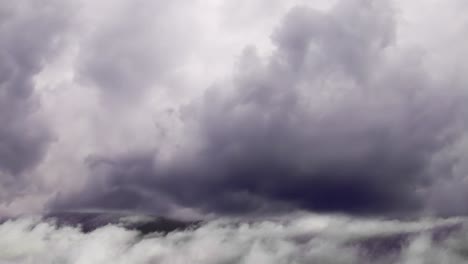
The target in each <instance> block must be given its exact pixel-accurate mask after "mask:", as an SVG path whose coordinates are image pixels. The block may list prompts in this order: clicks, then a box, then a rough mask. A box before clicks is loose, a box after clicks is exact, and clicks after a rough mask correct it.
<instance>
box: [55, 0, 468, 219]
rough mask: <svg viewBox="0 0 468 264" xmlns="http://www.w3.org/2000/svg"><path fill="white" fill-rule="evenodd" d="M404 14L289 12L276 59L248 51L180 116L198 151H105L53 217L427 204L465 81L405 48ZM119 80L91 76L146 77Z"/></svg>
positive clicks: (378, 9)
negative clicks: (400, 24)
mask: <svg viewBox="0 0 468 264" xmlns="http://www.w3.org/2000/svg"><path fill="white" fill-rule="evenodd" d="M396 19H397V18H396V14H395V10H394V8H393V7H392V6H391V5H389V4H388V2H387V1H380V2H376V1H364V0H353V1H340V2H339V3H338V4H337V5H336V6H334V7H333V8H332V9H331V10H329V11H318V10H314V9H312V8H309V7H305V6H298V7H295V8H293V9H292V10H290V11H289V12H288V13H287V14H286V16H285V17H284V18H283V19H282V20H281V22H280V23H279V26H278V27H277V28H276V30H274V32H273V34H272V37H271V41H272V43H273V45H274V51H273V52H272V54H271V55H269V56H268V57H267V58H263V57H261V56H260V55H258V54H257V51H256V49H255V48H254V47H249V48H246V49H245V51H244V52H243V54H242V55H241V56H240V58H239V61H238V65H237V66H236V67H235V69H234V72H233V74H232V78H230V79H229V80H225V81H219V82H216V84H214V85H213V87H211V88H209V89H207V90H206V92H205V93H204V95H203V97H202V98H200V99H196V100H193V101H192V102H191V103H189V104H187V105H184V106H182V107H181V108H180V109H179V110H178V114H180V116H182V117H181V120H182V122H185V125H184V129H185V130H184V131H183V132H184V133H186V134H190V135H191V136H192V137H193V140H194V141H195V144H192V145H190V146H181V147H180V149H179V150H178V151H177V152H176V153H175V154H174V155H172V156H171V159H170V160H169V161H167V160H165V159H163V158H161V155H162V154H161V153H160V151H159V150H158V149H150V150H148V149H144V150H141V151H129V152H127V153H125V154H121V153H98V154H96V155H95V156H93V157H92V158H90V159H89V160H88V162H87V164H88V168H89V173H90V178H89V181H88V183H87V184H86V185H85V187H84V188H83V189H82V190H80V191H79V192H78V193H76V194H71V195H67V194H63V193H62V194H60V195H59V196H58V197H57V198H56V199H55V200H54V201H53V203H52V208H54V209H57V208H59V209H64V208H70V207H73V208H75V207H85V208H86V207H93V208H96V207H97V208H113V209H137V210H145V211H156V212H160V213H168V212H169V211H170V210H172V209H173V207H178V206H179V207H183V208H195V209H197V210H200V211H202V212H205V213H218V214H225V213H228V214H244V213H265V212H275V211H277V212H280V211H283V210H289V209H298V208H299V209H305V210H312V211H327V212H330V211H332V212H344V213H352V214H383V215H388V214H413V213H417V212H420V211H422V210H425V209H427V208H431V205H430V204H428V202H427V201H428V194H427V193H428V190H429V189H431V188H433V186H434V183H435V182H437V181H436V179H437V180H438V179H440V178H441V177H451V174H452V171H451V169H450V168H453V166H455V161H453V162H452V161H450V160H449V161H447V162H445V163H444V167H443V168H445V170H441V167H438V164H437V163H436V162H434V160H435V159H436V158H437V157H439V154H440V153H442V152H443V151H444V150H446V149H447V148H451V147H452V146H453V144H455V142H457V140H458V139H459V138H460V137H462V136H463V135H464V133H466V120H465V119H464V116H465V115H464V114H466V106H465V103H464V102H466V99H467V94H466V90H464V89H465V87H464V85H463V83H461V84H460V82H459V81H457V80H454V79H452V78H450V77H447V78H436V77H435V76H434V75H433V73H432V72H431V71H430V70H428V69H427V68H426V64H425V63H426V61H425V58H426V57H425V56H424V54H422V53H420V52H418V51H416V50H413V49H406V48H405V47H401V46H399V43H398V35H397V28H396ZM122 43H125V42H121V43H119V44H122ZM117 47H119V46H118V45H117ZM99 50H100V49H99ZM131 51H133V50H132V49H131ZM134 51H140V50H139V49H138V48H135V50H134ZM105 54H107V53H105ZM109 54H110V53H109ZM109 54H107V55H109ZM107 55H106V56H104V59H105V60H106V58H107V59H109V60H110V61H111V62H112V63H113V62H114V58H113V56H107ZM131 58H132V59H136V60H137V62H140V61H142V64H138V65H139V66H144V65H146V64H145V61H146V59H141V60H140V59H139V57H132V56H131ZM159 58H160V59H162V60H164V59H166V56H161V57H158V58H156V59H159ZM100 59H101V58H99V54H97V55H96V61H100ZM153 59H154V58H153ZM112 63H109V64H106V65H110V64H112ZM139 66H138V67H133V68H134V69H139ZM104 68H106V67H104ZM90 69H91V70H92V67H91V68H90ZM106 69H108V70H110V71H114V70H115V69H114V68H112V67H110V68H106ZM119 71H120V70H117V71H116V72H114V73H113V74H110V75H107V74H101V73H100V71H92V72H93V74H91V75H92V76H94V77H93V78H94V79H95V80H98V82H97V84H98V85H99V86H102V87H103V88H104V89H106V87H114V86H116V87H117V88H118V87H120V88H121V89H133V86H134V85H137V86H142V85H141V82H142V81H144V80H145V78H146V77H148V75H149V73H148V74H145V73H144V72H140V71H139V73H142V74H144V75H145V76H144V77H143V78H139V77H138V78H136V80H133V79H132V78H130V79H128V78H126V79H125V81H119V78H120V77H118V78H117V77H115V78H114V77H112V76H114V75H118V76H126V75H125V74H127V73H126V72H125V73H124V74H123V75H122V74H121V73H119ZM99 80H101V82H102V83H99V82H100V81H99ZM127 80H128V81H129V82H130V83H127V82H126V81H127ZM114 81H117V82H118V83H119V84H118V85H111V84H112V83H113V82H114ZM121 84H122V85H121ZM143 86H144V85H143ZM120 88H119V89H120ZM123 144H125V142H123ZM193 145H196V147H193ZM435 172H437V174H436V173H435ZM459 209H461V208H459ZM436 210H437V209H436ZM459 211H460V210H458V209H457V210H454V212H459Z"/></svg>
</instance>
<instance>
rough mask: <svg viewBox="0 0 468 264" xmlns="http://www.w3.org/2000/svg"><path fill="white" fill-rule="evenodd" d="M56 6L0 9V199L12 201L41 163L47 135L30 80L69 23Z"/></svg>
mask: <svg viewBox="0 0 468 264" xmlns="http://www.w3.org/2000/svg"><path fill="white" fill-rule="evenodd" d="M62 7H63V6H62V5H61V4H60V2H59V1H22V0H21V1H13V2H2V4H1V5H0V192H1V195H0V199H1V200H2V201H10V200H12V199H13V198H14V197H15V195H16V193H15V192H16V191H18V188H20V187H21V186H22V185H23V184H18V183H19V182H22V181H23V176H24V174H25V173H27V172H28V171H30V170H31V169H33V168H34V167H35V166H36V165H38V163H39V162H40V161H41V160H42V158H43V156H44V154H45V152H46V150H47V147H48V144H49V143H50V140H51V139H52V135H51V132H50V130H49V129H48V127H47V125H46V124H45V123H44V122H43V118H41V114H40V113H39V110H40V100H39V99H38V96H37V94H36V92H35V86H34V82H35V80H34V77H35V75H36V74H37V73H39V72H40V71H41V70H42V68H43V65H44V64H45V63H46V61H47V60H48V58H50V57H51V56H52V55H53V54H54V53H55V52H56V51H57V50H58V49H59V47H60V45H61V43H62V37H61V33H62V32H63V29H64V28H65V27H66V26H67V24H68V23H69V18H68V17H67V14H66V12H65V11H66V10H65V9H62Z"/></svg>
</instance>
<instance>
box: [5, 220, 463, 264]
mask: <svg viewBox="0 0 468 264" xmlns="http://www.w3.org/2000/svg"><path fill="white" fill-rule="evenodd" d="M461 221H462V219H448V220H432V221H428V220H425V221H418V222H398V221H378V220H357V219H349V218H345V217H334V216H317V215H307V216H301V217H297V218H296V219H286V220H281V221H252V222H250V223H247V222H240V223H236V222H234V223H233V221H229V220H220V221H214V222H208V223H206V224H205V225H203V226H201V227H200V228H198V229H195V230H180V231H177V232H172V233H169V234H168V235H163V234H158V233H154V234H150V235H147V236H142V235H140V234H138V233H137V232H136V231H131V230H125V229H124V228H122V227H119V226H117V225H107V226H104V227H101V228H99V229H97V230H95V231H93V232H90V233H82V232H80V231H79V230H78V229H76V228H70V227H61V228H57V227H56V226H55V225H53V224H52V223H47V222H41V221H39V220H37V219H25V218H23V219H18V220H15V221H8V222H5V223H3V224H1V225H0V235H1V236H0V262H2V261H3V263H31V261H34V262H41V263H55V262H60V263H90V264H93V263H141V264H143V263H155V262H157V263H179V262H182V263H187V262H190V263H213V264H217V263H246V264H250V263H255V264H263V263H331V264H335V263H337V264H338V263H341V264H346V263H349V264H351V263H382V264H384V263H401V264H403V263H454V264H456V263H465V262H466V239H467V234H466V231H465V230H464V229H460V227H458V228H459V232H458V234H454V233H453V231H452V233H450V231H449V232H447V233H446V234H444V232H440V231H443V230H449V229H450V227H453V226H456V225H458V224H459V223H460V222H461ZM447 228H448V229H447ZM437 230H439V231H437ZM384 245H386V247H382V246H384Z"/></svg>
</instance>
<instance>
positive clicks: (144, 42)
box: [78, 0, 196, 106]
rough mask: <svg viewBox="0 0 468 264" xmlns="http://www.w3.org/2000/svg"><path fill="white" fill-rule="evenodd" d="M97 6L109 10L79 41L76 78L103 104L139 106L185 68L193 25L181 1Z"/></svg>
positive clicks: (105, 3) (139, 0) (99, 14)
mask: <svg viewBox="0 0 468 264" xmlns="http://www.w3.org/2000/svg"><path fill="white" fill-rule="evenodd" d="M101 4H104V8H105V9H110V10H111V11H110V12H107V13H105V14H102V13H100V12H98V14H97V16H98V18H97V21H96V22H95V23H94V24H93V26H94V27H93V28H92V29H91V30H88V32H87V33H86V34H85V36H84V38H83V39H82V43H81V47H80V52H79V55H78V72H79V75H78V76H79V77H80V79H81V80H83V81H85V83H88V84H91V85H94V86H95V87H96V88H97V89H99V91H100V92H102V94H103V95H104V98H105V99H106V100H108V99H110V100H111V101H116V100H117V103H118V104H119V105H120V106H122V105H124V104H122V103H123V102H127V103H129V102H130V103H131V102H135V100H137V101H138V99H139V98H140V97H141V96H142V95H145V94H147V92H148V90H150V89H151V88H154V87H155V86H157V85H160V84H161V82H163V81H164V78H167V75H168V74H170V73H171V72H172V71H174V70H175V69H177V67H180V66H181V65H183V64H182V63H181V60H182V58H184V57H185V56H186V55H187V53H188V51H189V49H187V47H188V45H189V41H188V39H189V38H188V36H189V34H188V33H189V32H193V31H194V30H195V28H196V25H195V23H194V21H192V18H191V17H190V16H191V14H190V12H189V10H185V9H183V8H181V7H180V3H179V1H145V0H138V1H117V2H108V3H107V2H105V1H103V2H101ZM92 6H93V5H91V7H92ZM102 17H104V19H102ZM193 44H195V43H194V42H193V41H192V43H190V45H193Z"/></svg>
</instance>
